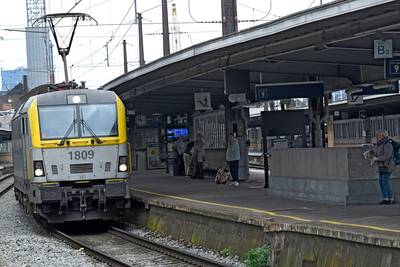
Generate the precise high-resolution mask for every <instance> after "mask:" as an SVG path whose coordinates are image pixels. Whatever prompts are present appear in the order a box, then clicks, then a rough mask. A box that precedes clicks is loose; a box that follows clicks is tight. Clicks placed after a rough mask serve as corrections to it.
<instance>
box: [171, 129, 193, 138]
mask: <svg viewBox="0 0 400 267" xmlns="http://www.w3.org/2000/svg"><path fill="white" fill-rule="evenodd" d="M167 134H168V139H169V140H174V139H177V138H178V137H181V138H186V137H188V136H189V129H188V128H176V129H168V130H167Z"/></svg>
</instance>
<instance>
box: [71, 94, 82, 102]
mask: <svg viewBox="0 0 400 267" xmlns="http://www.w3.org/2000/svg"><path fill="white" fill-rule="evenodd" d="M72 102H73V103H75V104H79V103H81V97H80V96H79V95H74V96H73V97H72Z"/></svg>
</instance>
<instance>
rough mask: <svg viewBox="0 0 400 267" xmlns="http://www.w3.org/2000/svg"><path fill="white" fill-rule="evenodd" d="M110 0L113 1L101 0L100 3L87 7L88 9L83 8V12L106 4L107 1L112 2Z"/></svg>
mask: <svg viewBox="0 0 400 267" xmlns="http://www.w3.org/2000/svg"><path fill="white" fill-rule="evenodd" d="M110 1H112V0H105V1H103V2H100V3H98V4H95V5H94V6H90V7H88V8H86V9H83V10H82V12H85V11H87V10H90V9H93V8H95V7H98V6H100V5H102V4H105V3H107V2H110Z"/></svg>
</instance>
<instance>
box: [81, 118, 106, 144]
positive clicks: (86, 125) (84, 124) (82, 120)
mask: <svg viewBox="0 0 400 267" xmlns="http://www.w3.org/2000/svg"><path fill="white" fill-rule="evenodd" d="M81 123H82V125H83V127H85V128H86V129H88V131H89V132H90V134H91V135H92V137H93V138H94V139H95V140H96V143H98V144H101V143H103V141H101V140H100V138H99V137H98V136H97V135H96V133H95V132H94V131H93V130H92V128H90V127H89V125H88V124H87V123H86V121H85V120H84V119H81Z"/></svg>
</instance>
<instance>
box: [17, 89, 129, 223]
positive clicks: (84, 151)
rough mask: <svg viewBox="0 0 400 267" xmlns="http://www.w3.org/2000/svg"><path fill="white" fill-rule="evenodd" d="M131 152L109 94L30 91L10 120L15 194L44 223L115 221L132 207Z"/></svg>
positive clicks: (120, 112)
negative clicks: (31, 92)
mask: <svg viewBox="0 0 400 267" xmlns="http://www.w3.org/2000/svg"><path fill="white" fill-rule="evenodd" d="M130 151H131V150H130V148H129V143H128V142H127V133H126V114H125V107H124V104H123V103H122V101H121V99H120V98H119V97H118V96H117V95H116V94H115V93H114V92H111V91H102V90H88V89H75V90H62V91H55V92H49V93H44V94H39V95H34V96H31V97H30V98H29V99H28V100H27V101H26V102H25V103H23V104H22V105H21V106H20V107H19V108H18V110H17V111H16V112H15V114H14V117H13V118H12V154H13V164H14V190H15V197H16V199H17V200H18V201H19V202H20V204H21V205H22V206H24V207H25V208H26V209H28V210H29V211H32V212H33V213H34V214H36V215H38V216H40V217H42V218H44V219H45V220H46V221H47V222H49V223H63V222H66V221H80V220H104V221H108V220H117V219H118V218H119V216H121V215H123V214H124V210H125V208H128V207H129V206H130V200H129V181H128V179H129V176H130V172H131V169H132V168H131V164H130V162H131V160H130V157H131V155H130Z"/></svg>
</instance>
